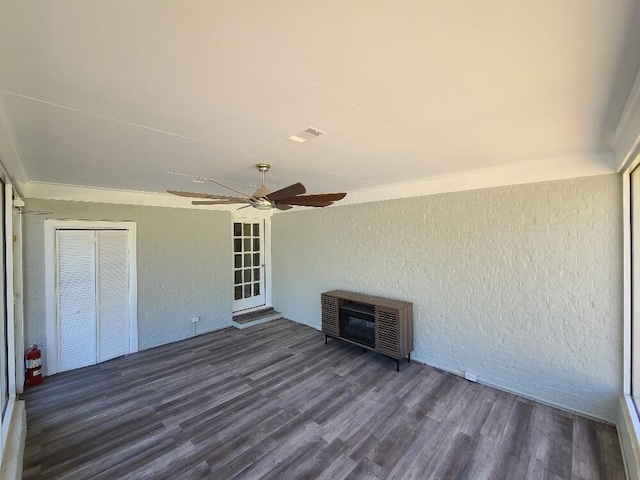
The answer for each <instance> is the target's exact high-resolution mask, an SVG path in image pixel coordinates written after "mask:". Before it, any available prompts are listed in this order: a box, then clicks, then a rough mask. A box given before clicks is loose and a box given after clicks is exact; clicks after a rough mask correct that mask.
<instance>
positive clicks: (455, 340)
mask: <svg viewBox="0 0 640 480" xmlns="http://www.w3.org/2000/svg"><path fill="white" fill-rule="evenodd" d="M621 205H622V202H621V182H620V177H619V176H618V175H604V176H597V177H586V178H579V179H571V180H560V181H554V182H544V183H537V184H529V185H519V186H510V187H499V188H492V189H485V190H475V191H467V192H458V193H449V194H441V195H433V196H426V197H416V198H408V199H401V200H390V201H385V202H374V203H366V204H359V205H349V206H344V207H334V208H329V209H323V210H305V211H297V212H287V213H283V214H278V215H275V216H273V217H272V232H273V233H272V235H273V241H272V249H273V250H272V254H273V273H274V279H275V281H274V293H273V303H274V307H275V308H276V309H277V310H279V311H280V312H282V313H283V314H284V315H285V316H286V317H287V318H291V319H293V320H297V321H300V322H302V323H305V324H307V325H310V326H313V327H318V326H320V293H321V292H323V291H326V290H332V289H343V290H353V291H356V292H362V293H369V294H374V295H380V296H386V297H392V298H398V299H402V300H407V301H411V302H413V304H414V332H415V333H414V352H413V354H412V358H415V359H416V360H418V361H421V362H424V363H427V364H430V365H434V366H436V367H439V368H442V369H444V370H448V371H452V372H455V373H459V374H462V373H463V372H464V371H470V372H472V373H475V374H477V375H478V381H480V382H484V383H487V384H491V385H495V386H498V387H500V388H503V389H505V390H509V391H513V392H516V393H521V394H523V395H525V396H528V397H532V398H535V399H539V400H541V401H543V402H546V403H550V404H555V405H558V406H560V407H563V408H566V409H570V410H575V411H578V412H582V413H585V414H588V415H591V416H594V417H598V418H602V419H605V420H608V421H611V422H615V421H616V412H617V396H618V395H619V394H620V393H621V391H622V332H623V328H622V224H621Z"/></svg>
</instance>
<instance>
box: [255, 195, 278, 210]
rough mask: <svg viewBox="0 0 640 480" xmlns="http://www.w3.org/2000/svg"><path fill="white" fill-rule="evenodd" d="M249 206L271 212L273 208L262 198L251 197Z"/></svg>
mask: <svg viewBox="0 0 640 480" xmlns="http://www.w3.org/2000/svg"><path fill="white" fill-rule="evenodd" d="M251 206H252V207H253V208H256V209H258V210H271V209H272V208H273V203H272V202H271V201H269V200H268V199H266V198H264V197H262V198H257V197H251Z"/></svg>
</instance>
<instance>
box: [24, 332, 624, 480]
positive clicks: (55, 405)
mask: <svg viewBox="0 0 640 480" xmlns="http://www.w3.org/2000/svg"><path fill="white" fill-rule="evenodd" d="M25 397H26V407H27V424H28V433H27V444H26V450H25V458H24V478H25V479H34V478H46V479H57V478H70V479H83V478H98V479H109V480H111V479H121V478H131V479H142V478H170V479H174V478H211V479H215V480H223V479H231V478H234V479H258V478H264V479H279V480H282V479H316V478H317V479H327V480H336V479H347V478H348V479H376V478H377V479H387V478H398V479H405V478H416V479H455V480H458V479H473V480H475V479H484V478H487V479H510V480H512V479H528V478H535V479H554V480H558V479H598V478H599V479H606V480H616V479H623V478H625V476H624V470H623V465H622V460H621V452H620V447H619V444H618V439H617V435H616V430H615V428H614V427H612V426H610V425H605V424H602V423H597V422H594V421H591V420H587V419H585V418H582V417H579V416H575V415H572V414H568V413H565V412H562V411H559V410H556V409H554V408H550V407H547V406H544V405H540V404H538V403H535V402H532V401H529V400H526V399H523V398H520V397H517V396H515V395H510V394H508V393H504V392H501V391H498V390H495V389H493V388H489V387H486V386H483V385H479V384H474V383H470V382H467V381H466V380H464V379H462V378H460V377H457V376H454V375H451V374H448V373H444V372H441V371H439V370H436V369H434V368H431V367H428V366H425V365H421V364H418V363H415V362H414V363H411V364H407V363H406V362H404V363H402V365H401V371H400V372H399V373H397V372H396V371H395V362H394V361H392V360H389V359H387V358H385V357H383V356H381V355H378V354H376V353H373V352H367V353H363V352H362V349H360V348H358V347H355V346H353V345H350V344H347V343H344V342H340V341H338V340H329V344H328V345H325V344H324V336H323V335H322V334H321V333H320V332H318V331H315V330H313V329H312V328H309V327H305V326H302V325H299V324H296V323H294V322H291V321H288V320H284V319H282V320H277V321H273V322H270V323H267V324H263V325H259V326H256V327H251V328H248V329H245V330H236V329H233V328H230V329H226V330H223V331H219V332H215V333H211V334H207V335H202V336H199V337H195V338H192V339H189V340H185V341H182V342H177V343H174V344H171V345H166V346H163V347H158V348H155V349H152V350H146V351H143V352H139V353H136V354H133V355H129V356H127V357H122V358H119V359H116V360H111V361H109V362H106V363H103V364H100V365H96V366H92V367H87V368H83V369H80V370H75V371H71V372H66V373H62V374H59V375H55V376H52V377H49V378H46V379H45V381H44V383H43V384H41V385H39V386H37V387H32V388H30V389H28V391H27V394H26V395H25Z"/></svg>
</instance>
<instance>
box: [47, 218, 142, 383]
mask: <svg viewBox="0 0 640 480" xmlns="http://www.w3.org/2000/svg"><path fill="white" fill-rule="evenodd" d="M91 226H99V227H100V228H91ZM118 226H121V228H118ZM109 227H112V228H109ZM45 234H46V241H45V255H46V278H47V281H46V283H47V288H46V294H47V349H46V360H47V368H46V371H47V374H49V375H51V374H53V373H57V372H64V371H67V370H73V369H76V368H81V367H85V366H88V365H94V364H96V363H100V362H104V361H106V360H110V359H112V358H116V357H119V356H122V355H126V354H128V353H131V352H135V351H137V348H138V346H137V316H136V309H137V307H136V273H135V224H132V223H131V222H120V223H115V222H114V223H113V224H111V223H110V222H86V223H85V222H74V221H56V220H50V221H49V220H46V221H45Z"/></svg>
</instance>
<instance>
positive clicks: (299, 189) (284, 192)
mask: <svg viewBox="0 0 640 480" xmlns="http://www.w3.org/2000/svg"><path fill="white" fill-rule="evenodd" d="M306 191H307V189H306V188H304V185H302V184H301V183H300V182H298V183H294V184H293V185H289V186H288V187H284V188H281V189H280V190H276V191H275V192H271V193H270V194H269V195H267V198H268V199H269V200H271V201H272V202H277V201H278V200H282V199H283V198H289V197H295V196H296V195H302V194H303V193H305V192H306Z"/></svg>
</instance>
